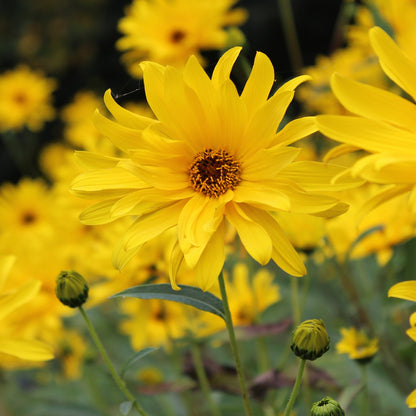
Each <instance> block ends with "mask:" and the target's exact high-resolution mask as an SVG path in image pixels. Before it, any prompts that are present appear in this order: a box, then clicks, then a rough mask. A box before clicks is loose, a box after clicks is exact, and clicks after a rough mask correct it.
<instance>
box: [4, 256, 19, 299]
mask: <svg viewBox="0 0 416 416" xmlns="http://www.w3.org/2000/svg"><path fill="white" fill-rule="evenodd" d="M15 261H16V257H15V256H0V292H1V290H2V288H3V286H4V284H5V283H6V280H7V277H8V276H9V273H10V270H11V268H12V266H13V264H14V262H15Z"/></svg>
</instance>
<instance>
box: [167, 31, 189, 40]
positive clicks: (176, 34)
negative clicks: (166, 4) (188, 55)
mask: <svg viewBox="0 0 416 416" xmlns="http://www.w3.org/2000/svg"><path fill="white" fill-rule="evenodd" d="M185 37H186V33H185V32H183V31H182V30H179V29H177V30H174V31H173V32H172V33H171V34H170V41H171V42H172V43H180V42H182V41H183V40H184V39H185Z"/></svg>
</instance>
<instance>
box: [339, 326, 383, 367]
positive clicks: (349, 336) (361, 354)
mask: <svg viewBox="0 0 416 416" xmlns="http://www.w3.org/2000/svg"><path fill="white" fill-rule="evenodd" d="M341 335H342V338H341V340H340V341H339V342H338V343H337V344H336V346H335V347H336V350H337V353H338V354H348V356H349V358H350V359H351V360H357V361H358V362H359V363H365V362H368V360H370V359H371V358H372V357H373V356H374V355H375V354H376V353H377V351H378V338H373V339H370V338H368V337H367V335H366V334H365V332H364V331H363V330H357V329H356V328H341Z"/></svg>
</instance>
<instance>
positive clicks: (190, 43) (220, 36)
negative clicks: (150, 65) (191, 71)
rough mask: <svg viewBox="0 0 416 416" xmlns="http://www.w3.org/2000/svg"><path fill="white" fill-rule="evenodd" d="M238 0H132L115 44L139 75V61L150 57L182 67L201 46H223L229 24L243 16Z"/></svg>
mask: <svg viewBox="0 0 416 416" xmlns="http://www.w3.org/2000/svg"><path fill="white" fill-rule="evenodd" d="M236 2H237V0H215V1H213V0H199V1H193V0H157V1H156V0H133V2H132V4H131V6H130V7H129V8H128V9H127V11H126V16H125V17H123V18H122V19H121V20H120V22H119V30H120V31H121V32H122V33H123V37H122V38H120V39H119V41H118V42H117V48H118V49H120V50H121V51H123V52H125V53H124V55H123V60H124V61H125V63H126V64H127V67H128V68H129V71H130V72H131V74H132V75H133V76H136V77H138V76H140V75H141V73H140V68H139V65H138V64H139V62H141V61H143V60H150V61H154V62H158V63H160V64H164V65H167V64H168V65H173V66H175V67H183V66H184V65H185V63H186V60H187V59H188V58H189V56H191V55H195V56H197V57H198V59H199V60H200V62H202V57H201V55H200V54H199V52H200V50H208V49H224V48H225V46H226V42H227V32H226V30H225V29H224V28H225V27H226V26H229V25H238V24H241V23H243V22H244V20H245V19H246V17H247V16H246V12H245V10H243V9H240V8H234V9H231V7H232V6H233V5H234V3H236Z"/></svg>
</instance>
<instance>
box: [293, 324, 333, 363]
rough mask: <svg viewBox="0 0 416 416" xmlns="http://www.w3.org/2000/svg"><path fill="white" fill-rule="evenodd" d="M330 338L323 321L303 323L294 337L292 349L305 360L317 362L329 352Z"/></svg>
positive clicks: (294, 333)
mask: <svg viewBox="0 0 416 416" xmlns="http://www.w3.org/2000/svg"><path fill="white" fill-rule="evenodd" d="M329 341H330V340H329V336H328V333H327V332H326V327H325V324H324V321H323V320H322V319H309V320H307V321H304V322H302V323H301V324H300V325H298V327H297V328H296V329H295V331H294V332H293V335H292V345H291V346H290V348H291V349H292V351H293V352H294V353H295V355H296V356H298V357H300V358H302V359H303V360H311V361H313V360H316V359H317V358H319V357H320V356H321V355H323V354H324V353H326V352H327V351H328V350H329Z"/></svg>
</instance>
